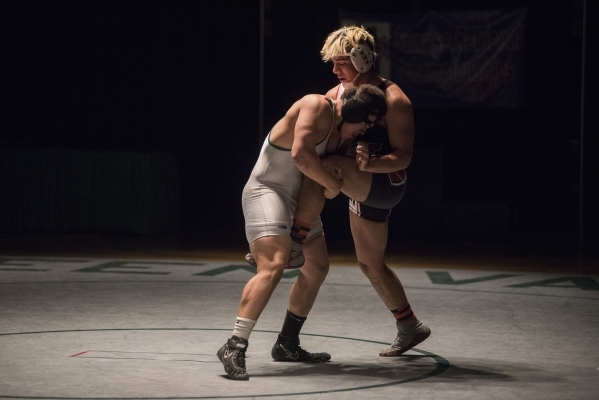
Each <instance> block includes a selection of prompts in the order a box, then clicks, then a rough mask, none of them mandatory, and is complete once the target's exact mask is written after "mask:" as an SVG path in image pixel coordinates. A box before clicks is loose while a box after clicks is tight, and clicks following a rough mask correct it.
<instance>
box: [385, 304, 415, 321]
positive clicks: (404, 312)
mask: <svg viewBox="0 0 599 400" xmlns="http://www.w3.org/2000/svg"><path fill="white" fill-rule="evenodd" d="M391 312H392V313H393V316H394V317H395V319H396V320H397V321H398V322H406V321H409V320H411V319H413V318H416V316H415V315H414V312H413V311H412V307H410V303H407V304H406V306H405V307H403V308H402V309H401V310H400V309H399V308H398V309H396V310H391Z"/></svg>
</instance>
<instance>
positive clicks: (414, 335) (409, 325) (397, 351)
mask: <svg viewBox="0 0 599 400" xmlns="http://www.w3.org/2000/svg"><path fill="white" fill-rule="evenodd" d="M396 325H397V337H396V338H395V341H394V342H393V344H392V345H391V347H388V348H386V349H383V350H381V352H380V353H379V356H381V357H397V356H401V355H402V354H403V353H405V352H406V351H408V350H410V349H411V348H412V347H414V346H416V345H417V344H419V343H422V342H424V341H425V340H426V339H427V338H428V337H429V336H430V335H431V330H430V329H429V328H428V327H427V326H426V325H424V324H423V323H422V322H420V321H419V320H418V319H417V318H414V319H413V320H410V321H407V322H403V323H401V324H400V323H396Z"/></svg>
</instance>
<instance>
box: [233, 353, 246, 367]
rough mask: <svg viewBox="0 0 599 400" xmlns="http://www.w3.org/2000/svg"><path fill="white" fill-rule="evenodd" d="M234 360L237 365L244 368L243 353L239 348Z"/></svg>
mask: <svg viewBox="0 0 599 400" xmlns="http://www.w3.org/2000/svg"><path fill="white" fill-rule="evenodd" d="M235 362H236V364H237V366H238V367H240V368H243V369H245V353H244V352H243V351H241V350H237V354H235Z"/></svg>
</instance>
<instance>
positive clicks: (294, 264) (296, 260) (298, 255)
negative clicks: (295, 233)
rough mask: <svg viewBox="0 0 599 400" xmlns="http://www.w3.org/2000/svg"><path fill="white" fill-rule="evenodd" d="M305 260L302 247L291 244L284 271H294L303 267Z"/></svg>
mask: <svg viewBox="0 0 599 400" xmlns="http://www.w3.org/2000/svg"><path fill="white" fill-rule="evenodd" d="M304 262H306V259H305V258H304V246H302V245H301V244H299V243H296V242H293V241H292V242H291V253H290V254H289V261H287V265H286V266H285V269H296V268H300V267H301V266H303V265H304Z"/></svg>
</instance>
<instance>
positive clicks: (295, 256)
mask: <svg viewBox="0 0 599 400" xmlns="http://www.w3.org/2000/svg"><path fill="white" fill-rule="evenodd" d="M245 261H246V262H247V263H248V264H250V265H251V266H252V267H254V268H258V263H256V260H255V259H254V256H253V255H252V253H247V254H246V255H245ZM305 261H306V260H305V258H304V250H303V248H302V245H300V244H297V243H295V242H292V243H291V254H290V255H289V261H288V262H287V265H286V266H285V269H296V268H300V267H302V266H303V265H304V262H305Z"/></svg>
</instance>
